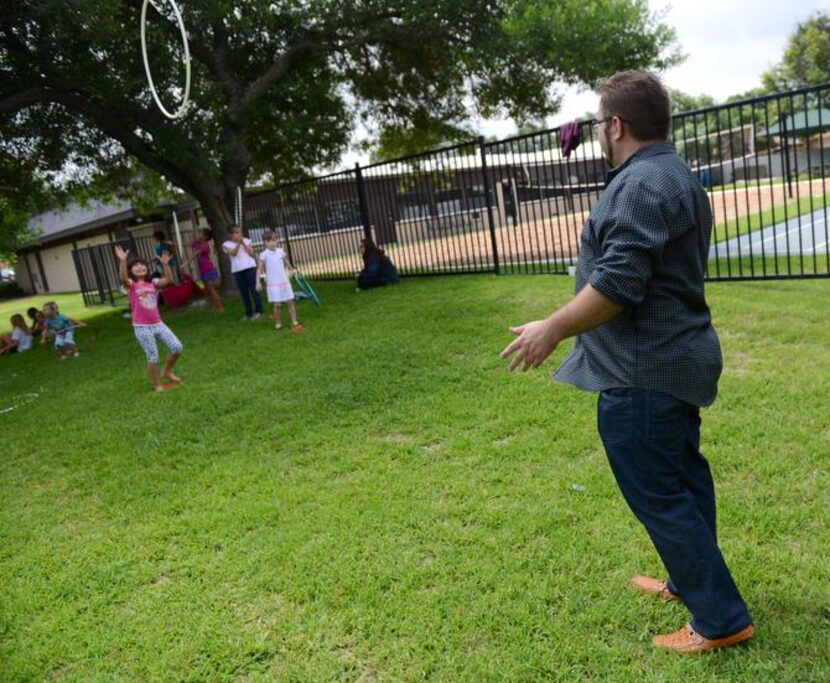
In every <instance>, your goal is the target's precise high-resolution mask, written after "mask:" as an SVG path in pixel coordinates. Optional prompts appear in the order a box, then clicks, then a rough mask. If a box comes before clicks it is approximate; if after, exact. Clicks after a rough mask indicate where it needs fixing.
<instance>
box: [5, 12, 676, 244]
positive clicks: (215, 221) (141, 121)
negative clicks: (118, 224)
mask: <svg viewBox="0 0 830 683" xmlns="http://www.w3.org/2000/svg"><path fill="white" fill-rule="evenodd" d="M141 4H142V3H141V0H16V2H14V3H4V4H3V7H2V9H0V153H2V154H3V155H4V158H6V159H10V160H14V161H15V162H16V163H18V164H20V165H22V166H25V167H26V168H28V169H30V171H31V173H30V176H31V177H33V178H37V179H39V182H45V183H46V184H47V185H55V186H59V187H61V188H62V189H64V190H66V189H69V190H78V191H80V190H81V189H83V191H85V192H87V193H92V194H95V195H97V196H106V195H107V194H109V195H110V196H123V195H124V194H125V193H126V194H129V193H132V195H140V194H141V193H142V191H144V190H146V188H147V187H150V188H151V189H153V191H157V190H158V188H159V181H160V179H162V178H163V179H164V181H165V182H167V183H169V184H170V186H172V187H175V188H178V189H179V190H181V191H183V192H186V193H188V194H190V195H191V196H193V197H195V198H196V199H197V200H198V201H199V202H200V203H201V205H202V208H203V210H204V211H205V213H206V216H207V218H208V220H209V221H210V223H211V225H212V226H213V227H214V228H217V229H218V230H219V234H220V235H221V234H222V232H223V229H224V227H225V224H226V222H227V221H228V216H229V214H230V213H231V212H230V211H229V207H231V206H232V204H233V192H234V188H235V187H237V186H244V185H245V182H246V180H249V179H252V178H256V179H260V178H268V179H270V180H271V181H272V182H280V181H282V180H288V179H294V178H296V177H297V176H298V175H300V174H303V173H310V172H311V171H312V170H313V169H315V168H320V167H323V166H328V165H332V164H334V163H336V162H337V161H338V159H339V158H340V156H341V155H342V153H343V152H344V151H345V150H346V149H347V148H348V145H349V143H350V140H351V136H352V133H353V131H354V130H355V127H356V126H358V125H361V124H362V125H363V126H365V127H367V128H368V129H369V130H370V131H371V132H372V133H373V135H374V136H375V137H376V139H378V140H380V141H381V144H382V145H385V146H386V147H387V148H389V149H390V150H395V151H405V150H406V148H407V145H408V144H409V143H410V142H411V144H412V145H414V146H418V145H424V144H433V143H434V142H435V141H436V140H438V139H446V138H448V137H453V136H454V135H461V134H464V132H465V131H466V130H468V124H469V121H470V120H471V118H472V117H474V116H497V115H503V116H511V117H514V118H516V119H517V120H519V121H526V120H532V119H538V118H541V117H543V116H546V115H550V114H552V113H554V112H555V111H556V109H557V107H558V105H559V102H560V98H561V92H562V88H563V87H564V86H567V85H572V84H584V85H588V86H590V85H591V84H593V83H594V82H595V81H596V80H597V79H598V78H599V77H601V76H605V75H608V74H610V73H613V72H614V71H617V70H619V69H622V68H642V67H654V68H665V67H666V66H669V65H670V64H672V63H674V62H676V61H677V60H678V59H679V55H678V53H677V51H676V47H675V43H674V33H673V31H672V30H671V29H670V28H668V27H667V26H666V25H664V24H662V23H660V21H659V19H658V18H657V17H656V16H655V15H653V14H651V13H650V12H649V10H648V7H647V5H646V3H645V2H643V1H642V0H560V1H559V2H556V3H552V2H547V1H545V0H490V1H488V2H484V3H482V2H480V1H479V0H418V1H417V2H414V1H412V0H353V1H352V2H349V3H342V2H335V1H333V0H273V1H271V0H246V2H230V1H229V0H199V1H198V2H197V1H195V0H179V5H180V8H181V11H182V15H183V17H184V22H185V26H186V28H187V32H188V36H189V43H190V51H191V55H192V67H193V88H192V93H191V96H192V108H191V110H190V111H189V113H188V114H187V115H186V116H185V117H183V118H182V119H179V120H176V121H171V120H168V119H166V118H165V117H164V116H163V115H162V114H161V113H160V112H159V111H158V110H157V109H156V106H155V104H154V102H153V101H152V98H151V96H150V93H149V89H148V86H147V81H146V78H145V74H144V69H143V65H142V58H141V51H140V47H139V22H138V19H139V13H140V8H141ZM153 4H154V6H156V5H157V6H158V9H154V8H151V9H150V11H149V13H148V16H149V17H150V18H149V24H150V25H149V27H148V41H149V46H150V61H151V67H152V69H153V76H154V79H155V81H156V84H157V88H158V89H159V91H160V93H161V95H162V98H163V99H164V101H165V102H169V105H168V106H169V107H170V108H173V107H175V106H176V104H177V98H178V97H179V94H180V88H181V84H182V82H183V70H182V66H181V54H180V53H179V50H180V38H179V32H178V28H177V25H176V23H175V21H174V20H173V15H172V12H170V11H169V5H168V4H167V2H165V0H153ZM136 178H138V179H140V182H138V181H136Z"/></svg>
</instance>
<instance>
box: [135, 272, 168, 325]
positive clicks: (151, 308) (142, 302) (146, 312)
mask: <svg viewBox="0 0 830 683" xmlns="http://www.w3.org/2000/svg"><path fill="white" fill-rule="evenodd" d="M157 283H158V278H155V279H154V280H153V281H152V282H139V281H138V280H130V310H131V311H132V315H133V327H139V326H141V325H158V324H159V323H160V322H161V316H160V315H159V304H158V293H157V292H158V286H157Z"/></svg>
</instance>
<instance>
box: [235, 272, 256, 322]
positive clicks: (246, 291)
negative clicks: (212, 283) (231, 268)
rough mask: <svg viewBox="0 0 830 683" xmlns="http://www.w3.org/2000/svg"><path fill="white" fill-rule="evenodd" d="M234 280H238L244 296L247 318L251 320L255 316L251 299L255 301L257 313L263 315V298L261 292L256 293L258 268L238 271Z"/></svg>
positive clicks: (243, 301) (238, 285)
mask: <svg viewBox="0 0 830 683" xmlns="http://www.w3.org/2000/svg"><path fill="white" fill-rule="evenodd" d="M233 279H234V280H236V286H237V288H238V289H239V293H240V294H241V295H242V304H243V305H244V306H245V317H246V318H250V317H251V316H252V315H253V314H254V311H253V308H252V307H251V299H253V300H254V308H256V312H257V313H259V314H260V315H262V298H261V297H260V296H259V292H258V291H256V268H246V269H245V270H237V271H236V272H235V273H234V274H233Z"/></svg>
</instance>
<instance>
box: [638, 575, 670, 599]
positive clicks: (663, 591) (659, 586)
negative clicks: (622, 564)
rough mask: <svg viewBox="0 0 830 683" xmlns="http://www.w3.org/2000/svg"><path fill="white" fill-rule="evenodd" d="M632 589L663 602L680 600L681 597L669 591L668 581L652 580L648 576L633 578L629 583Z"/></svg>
mask: <svg viewBox="0 0 830 683" xmlns="http://www.w3.org/2000/svg"><path fill="white" fill-rule="evenodd" d="M629 583H630V584H631V586H632V588H635V589H637V590H638V591H640V592H641V593H651V594H652V595H656V596H657V597H658V598H661V599H662V600H680V596H679V595H675V594H674V593H672V592H671V591H670V590H669V587H668V580H667V579H652V578H649V577H648V576H639V575H638V576H632V577H631V581H629Z"/></svg>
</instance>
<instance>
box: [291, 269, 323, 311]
mask: <svg viewBox="0 0 830 683" xmlns="http://www.w3.org/2000/svg"><path fill="white" fill-rule="evenodd" d="M294 282H296V283H297V286H298V287H299V288H300V289H301V290H303V292H304V293H305V294H306V295H307V296H308V298H309V299H311V300H312V301H313V302H314V303H315V304H317V305H318V306H322V305H323V304H321V303H320V299H319V298H318V297H317V292H315V291H314V288H313V287H312V286H311V284H310V283H309V281H308V280H306V279H305V276H303V274H302V273H301V272H300V271H296V272H295V273H294Z"/></svg>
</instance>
